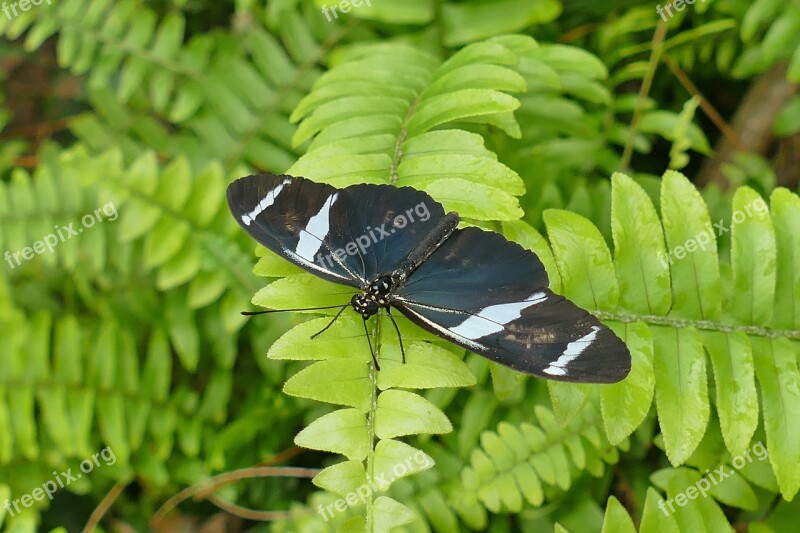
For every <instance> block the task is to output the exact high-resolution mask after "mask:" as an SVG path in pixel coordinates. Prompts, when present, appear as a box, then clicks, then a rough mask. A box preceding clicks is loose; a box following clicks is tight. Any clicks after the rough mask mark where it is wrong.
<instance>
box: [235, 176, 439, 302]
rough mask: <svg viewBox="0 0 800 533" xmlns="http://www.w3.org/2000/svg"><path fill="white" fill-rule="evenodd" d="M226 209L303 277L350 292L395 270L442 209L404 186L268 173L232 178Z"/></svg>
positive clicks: (427, 196) (434, 221)
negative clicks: (340, 184) (341, 183)
mask: <svg viewBox="0 0 800 533" xmlns="http://www.w3.org/2000/svg"><path fill="white" fill-rule="evenodd" d="M228 203H229V205H230V208H231V211H232V212H233V215H234V217H235V218H236V220H237V222H239V224H240V225H241V226H242V227H243V228H244V229H245V230H246V231H247V232H248V233H249V234H250V235H252V236H253V238H255V239H256V240H257V241H258V242H259V243H261V244H263V245H264V246H266V247H267V248H269V249H270V250H273V251H275V252H277V253H279V254H281V255H282V256H284V257H286V258H287V259H289V260H290V261H292V262H293V263H295V264H297V265H299V266H301V267H302V268H304V269H306V270H308V271H309V272H312V273H314V274H316V275H318V276H320V277H323V278H325V279H328V280H330V281H334V282H337V283H344V284H347V285H351V286H355V287H363V286H365V285H366V284H367V283H368V282H369V281H371V280H373V279H375V278H376V277H377V276H378V275H380V274H385V273H387V272H391V271H392V270H393V269H394V268H396V266H397V265H399V264H400V263H401V262H402V261H403V259H405V257H406V256H407V255H408V254H409V252H410V251H411V250H412V249H413V248H414V246H415V245H416V244H417V243H418V242H419V241H420V240H421V239H422V238H423V237H424V236H425V235H427V234H428V233H429V232H430V231H431V229H432V228H433V227H434V226H435V225H436V223H437V222H438V221H439V220H440V219H441V218H442V216H443V215H444V209H443V208H442V206H441V204H439V203H438V202H436V201H434V200H433V199H432V198H431V197H430V196H429V195H427V194H426V193H424V192H422V191H418V190H416V189H412V188H410V187H402V188H398V187H392V186H389V185H371V184H362V185H353V186H350V187H347V188H345V189H336V188H334V187H332V186H330V185H325V184H321V183H315V182H313V181H310V180H307V179H304V178H295V177H291V176H274V175H271V174H260V175H257V176H248V177H246V178H242V179H239V180H236V181H235V182H234V183H232V184H231V185H230V187H229V188H228Z"/></svg>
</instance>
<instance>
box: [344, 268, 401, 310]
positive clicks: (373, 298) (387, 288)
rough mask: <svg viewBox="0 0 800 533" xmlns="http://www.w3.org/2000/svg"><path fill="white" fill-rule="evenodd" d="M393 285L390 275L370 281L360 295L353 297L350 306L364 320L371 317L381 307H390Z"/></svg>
mask: <svg viewBox="0 0 800 533" xmlns="http://www.w3.org/2000/svg"><path fill="white" fill-rule="evenodd" d="M394 287H395V283H394V281H393V280H392V277H391V276H390V275H386V276H380V277H378V278H377V279H375V280H373V281H371V282H370V283H369V285H367V287H366V288H365V289H364V290H362V291H361V292H360V293H358V294H356V295H354V296H353V298H352V299H351V300H350V305H352V306H353V309H355V310H356V313H358V314H360V315H361V316H362V317H364V319H365V320H366V319H367V318H369V317H371V316H372V315H374V314H376V313H377V312H378V309H380V308H381V307H389V306H390V305H391V293H392V290H393V289H394Z"/></svg>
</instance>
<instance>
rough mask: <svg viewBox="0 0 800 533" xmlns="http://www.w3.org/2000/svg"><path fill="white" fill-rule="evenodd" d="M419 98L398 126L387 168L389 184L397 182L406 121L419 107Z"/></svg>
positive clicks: (405, 133)
mask: <svg viewBox="0 0 800 533" xmlns="http://www.w3.org/2000/svg"><path fill="white" fill-rule="evenodd" d="M419 101H420V100H419V97H417V98H416V99H415V100H414V101H413V102H412V103H411V105H410V106H409V108H408V111H407V112H406V116H405V118H403V123H402V124H401V125H400V133H399V134H398V135H397V142H395V143H394V153H393V154H392V166H391V167H390V168H389V183H390V184H392V185H394V184H395V182H397V178H399V176H398V175H397V167H399V166H400V159H402V158H403V143H404V142H406V138H407V137H408V121H409V120H410V119H411V117H412V116H414V112H415V111H416V110H417V106H418V105H419Z"/></svg>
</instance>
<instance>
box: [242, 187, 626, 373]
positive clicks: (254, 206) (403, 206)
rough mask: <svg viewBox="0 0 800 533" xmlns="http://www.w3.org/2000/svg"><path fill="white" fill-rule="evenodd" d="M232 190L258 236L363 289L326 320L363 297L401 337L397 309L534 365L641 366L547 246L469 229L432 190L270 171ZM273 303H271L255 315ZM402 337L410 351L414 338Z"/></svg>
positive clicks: (593, 369) (542, 368) (487, 353)
mask: <svg viewBox="0 0 800 533" xmlns="http://www.w3.org/2000/svg"><path fill="white" fill-rule="evenodd" d="M227 197H228V205H229V207H230V210H231V213H232V214H233V216H234V217H235V218H236V221H237V222H238V223H239V224H240V225H241V227H242V228H244V230H245V231H246V232H247V233H249V234H250V236H252V237H253V238H254V239H255V240H256V241H258V242H259V243H261V244H262V245H264V246H265V247H267V248H268V249H270V250H272V251H273V252H275V253H277V254H279V255H281V256H283V257H284V258H286V259H287V260H289V261H291V262H292V263H294V264H296V265H298V266H299V267H301V268H302V269H304V270H306V271H308V272H310V273H312V274H314V275H316V276H319V277H321V278H324V279H326V280H329V281H332V282H334V283H339V284H342V285H347V286H350V287H353V288H354V289H355V293H354V294H353V296H352V298H351V299H350V301H349V302H348V303H345V304H343V305H341V306H334V307H340V308H341V309H340V310H339V312H338V313H337V314H336V316H335V317H334V318H333V320H332V321H331V323H330V324H328V326H327V327H326V328H325V329H327V328H328V327H330V326H331V325H332V324H333V322H335V320H336V319H337V318H338V317H339V316H340V315H341V313H342V312H343V311H344V310H345V309H347V308H348V307H352V308H353V309H354V310H355V311H356V312H357V313H358V314H359V315H361V317H362V318H363V321H364V329H365V331H367V327H366V325H367V320H368V319H369V318H370V317H372V316H374V315H375V314H377V313H378V312H379V311H380V310H385V312H386V314H387V315H388V317H389V318H390V319H391V321H392V324H393V325H394V327H395V329H396V330H397V334H398V336H399V335H400V331H399V328H398V327H397V323H396V322H395V319H394V317H393V315H392V313H391V311H392V309H396V310H397V311H399V312H400V313H401V314H403V315H404V316H405V317H406V318H408V319H409V320H410V321H411V322H413V323H415V324H417V325H419V326H420V327H422V328H424V329H426V330H428V331H430V332H432V333H434V334H435V335H438V336H440V337H443V338H445V339H447V340H449V341H451V342H453V343H455V344H457V345H459V346H461V347H463V348H466V349H468V350H471V351H473V352H475V353H477V354H480V355H482V356H484V357H487V358H488V359H491V360H492V361H496V362H498V363H500V364H503V365H506V366H508V367H511V368H513V369H515V370H518V371H520V372H524V373H527V374H532V375H535V376H540V377H544V378H548V379H554V380H559V381H571V382H584V383H614V382H617V381H620V380H622V379H623V378H625V376H626V375H627V374H628V372H629V370H630V365H631V356H630V352H629V351H628V348H627V347H626V346H625V344H624V343H623V342H622V340H620V339H619V338H618V337H617V336H616V335H615V334H614V332H613V331H611V330H610V329H609V328H607V327H606V326H604V325H603V324H602V323H600V321H599V320H597V318H595V317H594V316H592V315H591V314H589V313H588V312H587V311H585V310H583V309H581V308H580V307H578V306H577V305H575V304H574V303H572V302H571V301H570V300H568V299H566V298H564V297H563V296H560V295H557V294H555V293H554V292H552V291H551V290H550V289H549V287H548V285H549V280H548V277H547V273H546V272H545V269H544V266H543V265H542V262H541V261H540V260H539V258H538V257H537V256H536V254H534V253H533V252H531V251H529V250H526V249H524V248H523V247H522V246H520V245H519V244H516V243H514V242H511V241H509V240H507V239H506V238H505V237H503V236H502V235H500V234H499V233H495V232H492V231H486V230H483V229H480V228H477V227H465V228H458V224H459V220H460V219H459V216H458V214H457V213H455V212H449V213H445V210H444V207H443V206H442V205H441V204H440V203H438V202H437V201H435V200H434V199H433V198H431V197H430V196H429V195H428V194H427V193H425V192H422V191H419V190H416V189H414V188H411V187H396V186H393V185H377V184H358V185H350V186H349V187H346V188H343V189H340V188H336V187H333V186H332V185H328V184H323V183H316V182H314V181H311V180H309V179H306V178H302V177H293V176H288V175H273V174H258V175H253V176H247V177H244V178H240V179H238V180H236V181H234V182H233V183H231V184H230V185H229V186H228V190H227ZM325 308H330V307H325ZM315 309H323V308H315ZM262 312H270V311H261V312H250V313H245V314H260V313H262ZM325 329H323V330H322V331H325ZM322 331H320V332H319V333H322ZM319 333H318V334H319ZM315 336H316V335H315ZM369 338H370V337H369V334H367V339H368V340H369ZM400 346H401V353H402V354H403V359H404V360H405V351H404V350H403V347H402V338H401V339H400ZM370 351H371V352H372V346H371V345H370ZM372 354H373V360H374V361H375V365H376V368H378V369H379V368H380V366H379V365H378V361H377V360H376V359H375V354H374V352H372Z"/></svg>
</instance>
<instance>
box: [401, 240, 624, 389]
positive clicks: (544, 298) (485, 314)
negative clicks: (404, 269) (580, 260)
mask: <svg viewBox="0 0 800 533" xmlns="http://www.w3.org/2000/svg"><path fill="white" fill-rule="evenodd" d="M547 285H548V281H547V275H546V273H545V271H544V268H543V267H542V264H541V262H540V261H539V259H538V258H537V257H536V255H535V254H533V253H531V252H529V251H527V250H525V249H523V248H522V247H521V246H519V245H517V244H515V243H512V242H509V241H507V240H506V239H505V238H503V237H502V236H501V235H499V234H497V233H492V232H486V231H483V230H480V229H477V228H467V229H463V230H457V231H456V232H455V233H453V235H451V236H450V238H449V239H448V240H447V241H445V242H444V244H442V246H441V247H440V248H439V249H438V250H436V252H434V253H433V255H432V256H431V257H430V258H429V259H428V260H427V261H426V262H425V263H423V264H422V265H421V266H420V267H419V268H418V269H417V270H416V271H415V272H414V273H413V275H412V276H411V277H410V278H409V280H408V282H407V283H406V284H405V286H404V287H402V288H400V289H399V290H398V291H397V293H396V300H395V305H396V307H397V308H398V309H399V310H400V311H401V312H402V313H403V314H404V315H406V316H407V317H408V318H409V319H411V320H412V321H414V322H416V323H417V324H419V325H420V326H422V327H424V328H426V329H428V330H429V331H432V332H434V333H436V334H438V335H441V336H443V337H445V338H448V339H450V340H451V341H453V342H455V343H457V344H460V345H461V346H464V347H466V348H468V349H469V350H472V351H473V352H476V353H479V354H481V355H484V356H486V357H488V358H490V359H492V360H494V361H497V362H498V363H501V364H504V365H506V366H509V367H511V368H514V369H516V370H519V371H522V372H526V373H529V374H535V375H539V376H542V377H546V378H550V379H556V380H561V381H580V382H596V383H611V382H616V381H619V380H621V379H623V378H624V377H625V376H626V375H627V373H628V370H629V369H630V353H629V352H628V349H627V347H626V346H625V344H624V343H623V342H622V341H621V340H620V339H619V338H617V336H616V335H614V333H613V332H612V331H611V330H609V329H608V328H606V327H605V326H603V325H602V324H601V323H600V322H599V321H598V320H597V319H596V318H594V317H593V316H591V315H590V314H589V313H587V312H586V311H584V310H583V309H581V308H579V307H577V306H576V305H575V304H573V303H572V302H570V301H569V300H567V299H565V298H564V297H562V296H559V295H556V294H554V293H553V292H552V291H550V289H548V288H547Z"/></svg>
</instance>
